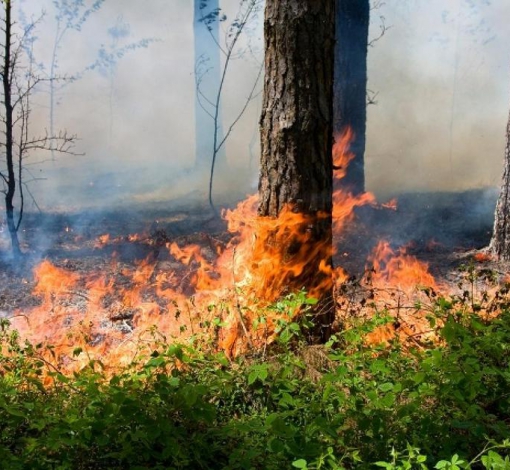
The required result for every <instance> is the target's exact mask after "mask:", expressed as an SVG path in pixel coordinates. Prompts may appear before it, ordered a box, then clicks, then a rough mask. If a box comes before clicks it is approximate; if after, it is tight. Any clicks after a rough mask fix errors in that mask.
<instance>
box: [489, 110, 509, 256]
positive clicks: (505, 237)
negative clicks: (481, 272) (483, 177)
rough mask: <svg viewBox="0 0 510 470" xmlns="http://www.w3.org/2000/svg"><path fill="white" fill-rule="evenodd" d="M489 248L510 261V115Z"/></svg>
mask: <svg viewBox="0 0 510 470" xmlns="http://www.w3.org/2000/svg"><path fill="white" fill-rule="evenodd" d="M489 250H490V251H491V252H492V253H493V254H494V255H496V256H497V257H498V258H499V259H501V260H503V261H510V116H509V118H508V123H507V127H506V148H505V169H504V172H503V184H502V186H501V192H500V194H499V199H498V203H497V205H496V213H495V219H494V231H493V234H492V240H491V243H490V246H489Z"/></svg>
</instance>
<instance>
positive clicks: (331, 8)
mask: <svg viewBox="0 0 510 470" xmlns="http://www.w3.org/2000/svg"><path fill="white" fill-rule="evenodd" d="M264 33H265V70H266V74H265V80H264V94H263V104H262V116H261V121H260V124H261V170H260V180H259V207H258V214H259V216H260V217H264V218H267V217H270V218H278V217H279V216H281V214H282V211H284V210H285V209H286V208H289V207H290V208H291V209H292V211H293V212H296V213H299V214H302V215H303V219H302V223H301V225H300V226H299V227H297V232H299V235H301V236H298V237H297V238H294V237H290V238H288V237H284V239H283V240H278V239H277V240H274V239H271V236H269V237H268V239H267V240H266V241H265V242H266V243H267V244H270V245H271V244H272V245H274V244H275V243H276V244H279V243H281V246H279V248H278V249H279V250H280V251H281V252H283V256H282V257H281V258H282V259H283V260H285V263H286V264H289V265H292V264H293V263H294V261H295V260H296V257H297V256H298V255H299V256H300V257H302V256H303V254H305V255H306V254H309V255H311V256H309V257H308V258H309V262H308V263H307V264H306V265H304V266H302V268H301V269H300V270H299V271H296V272H294V273H293V274H292V276H291V277H290V278H289V279H288V288H290V289H301V288H303V287H304V288H305V289H306V290H307V291H308V292H309V293H312V292H313V293H314V296H316V297H318V300H319V302H318V304H317V305H316V310H315V313H316V322H315V323H316V331H315V334H314V338H313V340H314V341H321V340H322V341H324V340H326V339H327V338H328V336H329V334H330V330H331V324H332V322H333V319H334V305H333V280H332V274H331V265H332V259H331V256H332V216H331V213H332V205H333V204H332V179H333V178H332V172H333V163H332V130H333V127H332V126H333V109H332V103H333V69H334V44H335V37H334V36H335V0H273V1H271V2H267V3H266V9H265V21H264Z"/></svg>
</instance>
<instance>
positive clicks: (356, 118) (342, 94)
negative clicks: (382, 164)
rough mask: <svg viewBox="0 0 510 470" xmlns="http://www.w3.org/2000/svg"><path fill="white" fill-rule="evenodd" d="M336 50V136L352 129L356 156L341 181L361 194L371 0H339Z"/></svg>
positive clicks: (363, 171) (353, 149) (363, 176)
mask: <svg viewBox="0 0 510 470" xmlns="http://www.w3.org/2000/svg"><path fill="white" fill-rule="evenodd" d="M336 8H337V11H336V50H335V84H334V105H333V116H334V125H333V132H334V135H335V136H337V135H341V134H342V133H343V132H345V131H346V129H348V128H350V129H351V130H352V131H353V132H354V141H353V142H352V143H351V147H350V150H351V151H352V152H353V153H354V159H353V160H352V161H351V162H350V164H349V169H348V171H347V174H346V176H345V177H344V178H342V180H341V181H340V184H341V185H342V186H343V187H344V188H346V189H348V190H350V191H352V192H353V193H355V194H359V193H362V192H364V191H365V161H364V158H365V135H366V121H367V53H368V27H369V20H370V2H369V0H336Z"/></svg>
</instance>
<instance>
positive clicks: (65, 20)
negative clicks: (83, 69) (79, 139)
mask: <svg viewBox="0 0 510 470" xmlns="http://www.w3.org/2000/svg"><path fill="white" fill-rule="evenodd" d="M104 1H105V0H95V1H94V2H92V3H91V4H90V5H86V4H84V2H83V0H53V7H54V9H55V21H56V25H55V36H54V39H53V46H52V52H51V59H50V66H49V70H48V71H47V78H48V79H49V80H48V83H49V87H50V90H49V94H50V104H49V113H50V115H49V121H50V135H54V133H55V108H56V106H57V95H58V92H59V91H60V89H61V88H62V87H63V86H65V85H66V84H67V83H68V81H66V80H63V81H60V82H58V81H57V80H56V78H57V76H58V71H59V50H60V48H61V47H62V44H63V43H64V39H65V38H66V36H67V35H68V33H69V32H71V31H75V32H80V31H81V29H82V27H83V25H84V24H85V23H86V22H87V20H88V19H89V18H90V16H91V15H92V14H93V13H95V12H97V11H99V9H100V8H101V7H102V5H103V3H104ZM41 69H42V70H44V65H42V66H41ZM72 78H74V79H76V78H78V77H77V76H74V77H72ZM51 157H52V159H53V160H55V152H52V155H51Z"/></svg>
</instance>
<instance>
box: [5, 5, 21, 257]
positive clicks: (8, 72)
mask: <svg viewBox="0 0 510 470" xmlns="http://www.w3.org/2000/svg"><path fill="white" fill-rule="evenodd" d="M4 12H5V22H4V31H3V32H4V41H5V42H4V57H3V64H2V65H3V67H2V69H3V70H2V85H3V94H4V96H3V103H2V104H3V108H4V114H5V115H4V122H5V126H4V133H5V160H6V165H7V178H6V180H4V181H5V183H6V186H7V190H6V192H5V212H6V217H7V228H8V229H9V234H10V236H11V245H12V251H13V253H14V255H16V256H17V255H20V254H21V250H20V246H19V241H18V230H17V228H16V224H15V222H14V203H13V201H14V195H15V193H16V176H15V174H14V155H13V153H14V152H13V147H14V138H13V126H14V121H13V118H14V116H13V111H14V107H13V104H12V82H11V79H12V76H13V75H12V67H13V64H12V62H11V42H12V18H11V2H10V0H5V1H4Z"/></svg>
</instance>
